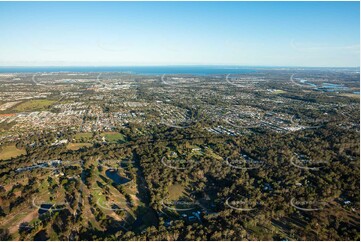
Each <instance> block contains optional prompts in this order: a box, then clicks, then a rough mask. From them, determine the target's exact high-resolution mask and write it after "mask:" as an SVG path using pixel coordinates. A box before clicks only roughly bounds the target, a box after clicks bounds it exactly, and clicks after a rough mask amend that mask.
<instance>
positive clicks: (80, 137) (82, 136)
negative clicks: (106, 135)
mask: <svg viewBox="0 0 361 242" xmlns="http://www.w3.org/2000/svg"><path fill="white" fill-rule="evenodd" d="M92 138H93V133H90V132H87V133H76V134H75V135H74V139H75V141H76V142H82V143H83V142H85V141H89V140H90V139H92Z"/></svg>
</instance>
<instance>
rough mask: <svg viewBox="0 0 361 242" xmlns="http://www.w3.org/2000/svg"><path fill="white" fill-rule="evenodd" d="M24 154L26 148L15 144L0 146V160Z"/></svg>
mask: <svg viewBox="0 0 361 242" xmlns="http://www.w3.org/2000/svg"><path fill="white" fill-rule="evenodd" d="M25 154H26V150H25V149H18V148H17V147H16V146H15V144H13V145H6V146H3V147H0V160H8V159H11V158H15V157H18V156H20V155H25Z"/></svg>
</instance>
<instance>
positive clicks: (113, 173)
mask: <svg viewBox="0 0 361 242" xmlns="http://www.w3.org/2000/svg"><path fill="white" fill-rule="evenodd" d="M105 175H106V176H107V177H108V178H110V179H112V180H113V182H114V183H115V184H117V185H122V184H125V183H128V182H130V179H128V178H126V177H122V176H121V175H119V173H118V172H117V170H113V169H108V170H106V171H105Z"/></svg>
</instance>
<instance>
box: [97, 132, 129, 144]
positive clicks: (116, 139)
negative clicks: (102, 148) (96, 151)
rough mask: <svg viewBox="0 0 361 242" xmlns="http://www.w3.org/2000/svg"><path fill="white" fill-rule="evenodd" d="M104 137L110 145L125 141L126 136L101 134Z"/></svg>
mask: <svg viewBox="0 0 361 242" xmlns="http://www.w3.org/2000/svg"><path fill="white" fill-rule="evenodd" d="M101 136H102V137H105V140H106V141H107V142H109V143H119V142H122V141H124V136H123V135H122V134H120V133H118V132H104V133H101Z"/></svg>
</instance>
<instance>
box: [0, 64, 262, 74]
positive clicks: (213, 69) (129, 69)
mask: <svg viewBox="0 0 361 242" xmlns="http://www.w3.org/2000/svg"><path fill="white" fill-rule="evenodd" d="M256 71H257V68H256V67H255V68H252V67H235V66H44V67H41V66H39V67H21V66H16V67H15V66H12V67H0V73H45V72H121V73H129V74H137V75H163V74H190V75H218V74H220V75H224V74H246V73H252V72H256Z"/></svg>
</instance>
